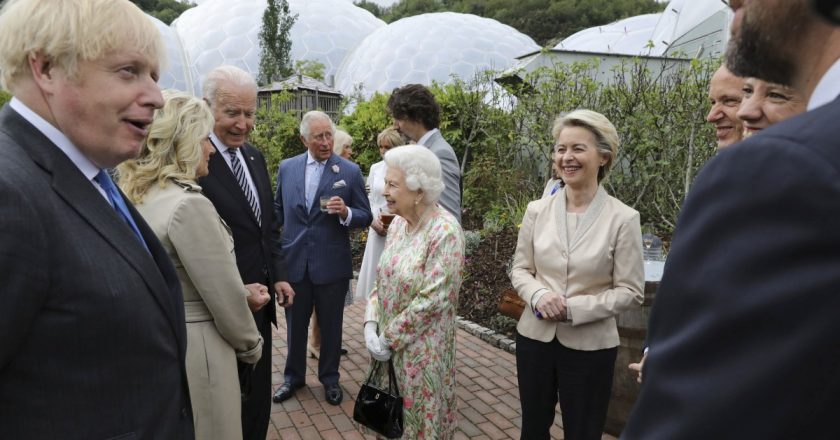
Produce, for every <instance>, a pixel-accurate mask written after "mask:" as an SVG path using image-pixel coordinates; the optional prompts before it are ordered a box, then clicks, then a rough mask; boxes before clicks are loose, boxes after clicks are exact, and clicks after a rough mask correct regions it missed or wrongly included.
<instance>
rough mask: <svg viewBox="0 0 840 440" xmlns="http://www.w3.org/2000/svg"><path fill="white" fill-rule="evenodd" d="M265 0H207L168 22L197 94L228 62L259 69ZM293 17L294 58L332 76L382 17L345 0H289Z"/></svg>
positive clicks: (199, 93) (377, 26)
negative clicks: (315, 64) (178, 40)
mask: <svg viewBox="0 0 840 440" xmlns="http://www.w3.org/2000/svg"><path fill="white" fill-rule="evenodd" d="M265 8H266V0H236V1H235V2H232V1H229V0H205V1H203V2H202V3H201V4H200V5H198V6H196V7H194V8H191V9H188V10H186V11H184V13H183V14H181V16H180V17H178V19H177V20H175V22H174V23H172V27H173V28H174V29H175V30H176V31H177V34H178V36H179V37H180V38H181V41H182V42H183V45H184V52H185V53H186V56H187V58H188V59H189V60H190V62H191V70H192V78H193V81H194V87H193V92H194V93H195V94H196V95H199V96H200V95H201V85H202V83H203V79H204V76H205V75H206V74H207V73H209V72H210V71H211V70H213V68H215V67H217V66H220V65H223V64H232V65H234V66H237V67H240V68H242V69H244V70H245V71H247V72H249V73H251V74H252V75H253V76H254V77H255V78H256V77H257V75H258V74H259V64H260V61H259V60H260V58H259V56H260V45H259V38H258V35H259V31H260V27H261V25H262V15H263V11H265ZM289 9H290V11H291V13H292V14H298V18H297V21H296V22H295V24H294V26H292V29H291V31H290V32H289V34H290V37H291V40H292V54H291V58H292V60H293V61H294V60H314V61H319V62H321V63H323V64H324V67H325V68H324V75H325V77H326V78H328V79H329V78H330V77H331V76H332V75H335V73H336V71H337V70H338V66H339V65H340V64H341V62H342V60H343V59H344V57H345V56H346V55H347V53H348V52H349V51H350V50H352V49H353V48H354V47H355V46H356V45H357V44H358V43H359V42H360V41H362V39H364V38H365V37H366V36H367V35H368V34H370V33H372V32H373V31H375V30H376V29H378V28H380V27H383V26H385V22H383V21H382V20H380V19H378V18H376V17H374V16H373V14H371V13H370V12H368V11H366V10H364V9H362V8H359V7H357V6H355V5H353V4H352V3H350V2H347V1H346V0H289Z"/></svg>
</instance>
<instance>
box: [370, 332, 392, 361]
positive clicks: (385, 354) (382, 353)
mask: <svg viewBox="0 0 840 440" xmlns="http://www.w3.org/2000/svg"><path fill="white" fill-rule="evenodd" d="M370 354H371V356H373V358H374V359H376V360H378V361H380V362H385V361H387V360H388V359H391V349H390V348H389V347H388V344H387V343H385V335H384V334H382V335H379V353H373V352H371V353H370Z"/></svg>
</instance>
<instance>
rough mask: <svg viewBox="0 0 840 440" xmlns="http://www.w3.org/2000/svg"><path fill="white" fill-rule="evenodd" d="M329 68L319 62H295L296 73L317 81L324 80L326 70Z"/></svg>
mask: <svg viewBox="0 0 840 440" xmlns="http://www.w3.org/2000/svg"><path fill="white" fill-rule="evenodd" d="M326 68H327V66H325V65H324V63H322V62H320V61H318V60H297V61H295V73H297V74H301V75H303V76H308V77H310V78H315V79H317V80H320V81H323V80H324V69H326Z"/></svg>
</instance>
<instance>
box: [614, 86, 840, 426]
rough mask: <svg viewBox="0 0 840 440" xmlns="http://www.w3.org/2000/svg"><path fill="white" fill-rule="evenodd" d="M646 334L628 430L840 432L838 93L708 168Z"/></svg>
mask: <svg viewBox="0 0 840 440" xmlns="http://www.w3.org/2000/svg"><path fill="white" fill-rule="evenodd" d="M648 335H649V336H648V341H649V343H650V347H651V348H650V352H649V353H648V358H647V360H646V362H645V370H644V381H645V382H644V384H643V385H642V390H641V393H640V395H639V399H638V401H637V402H636V407H635V409H634V411H633V413H632V415H631V419H630V421H629V423H628V425H627V427H626V428H625V431H624V433H623V435H622V438H624V439H644V440H658V439H662V440H665V439H667V440H673V439H730V438H731V439H742V438H743V439H746V438H750V439H799V438H801V439H806V438H807V439H824V438H837V437H838V435H840V434H838V430H837V425H836V421H835V420H836V419H834V417H836V416H837V414H838V413H840V100H835V101H834V102H833V103H830V104H828V105H826V106H824V107H821V108H818V109H816V110H814V111H811V112H808V113H805V114H802V115H799V116H797V117H795V118H792V119H790V120H788V121H785V122H782V123H779V124H777V125H775V126H773V127H771V128H769V129H767V130H765V131H764V132H762V133H761V134H758V135H756V136H754V137H752V138H749V139H747V140H745V141H744V142H742V143H740V144H738V145H735V146H733V147H730V148H729V149H727V150H724V151H722V152H721V153H720V154H718V155H717V156H716V157H715V158H713V159H712V160H711V161H710V162H709V164H708V165H707V166H706V167H705V169H704V170H703V171H702V172H701V173H700V175H699V176H698V177H697V179H696V182H695V185H694V187H693V188H692V189H691V191H690V193H689V196H688V198H687V199H686V202H685V206H684V208H683V210H682V212H681V214H680V218H679V222H678V225H677V229H676V233H675V235H674V239H673V243H672V252H671V254H670V255H669V257H668V261H667V264H666V267H665V274H664V276H663V279H662V283H661V286H660V289H659V292H658V293H657V297H656V302H655V304H654V306H653V311H652V315H651V320H650V328H649V333H648Z"/></svg>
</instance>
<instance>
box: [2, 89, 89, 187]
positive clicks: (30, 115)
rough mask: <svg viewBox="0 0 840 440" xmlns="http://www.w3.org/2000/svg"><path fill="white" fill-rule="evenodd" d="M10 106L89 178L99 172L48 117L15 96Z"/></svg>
mask: <svg viewBox="0 0 840 440" xmlns="http://www.w3.org/2000/svg"><path fill="white" fill-rule="evenodd" d="M9 106H10V107H11V108H12V109H14V110H15V111H16V112H18V114H19V115H20V116H21V117H23V119H26V120H27V121H28V122H29V123H30V124H32V125H34V126H35V128H36V129H38V131H40V132H41V133H43V134H44V136H46V137H47V139H49V140H50V142H52V143H53V144H55V146H56V147H58V149H60V150H61V151H62V152H63V153H64V154H65V155H66V156H67V157H68V158H69V159H70V161H71V162H73V165H76V168H78V169H79V171H81V172H82V174H84V176H85V177H86V178H87V179H88V180H91V179H93V178H94V177H96V175H97V174H99V170H100V168H99V167H98V166H96V164H94V163H93V162H91V161H90V159H88V158H87V156H85V155H84V153H82V151H81V150H79V149H78V148H77V147H76V146H75V145H73V142H70V139H68V138H67V136H65V135H64V133H62V132H61V131H60V130H59V129H57V128H55V126H53V125H52V124H50V123H49V122H47V120H46V119H44V118H42V117H41V116H40V115H38V114H37V113H35V111H34V110H32V109H31V108H29V107H28V106H27V105H26V104H24V103H23V101H21V100H19V99H17V98H15V97H13V98H12V101H11V102H9Z"/></svg>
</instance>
